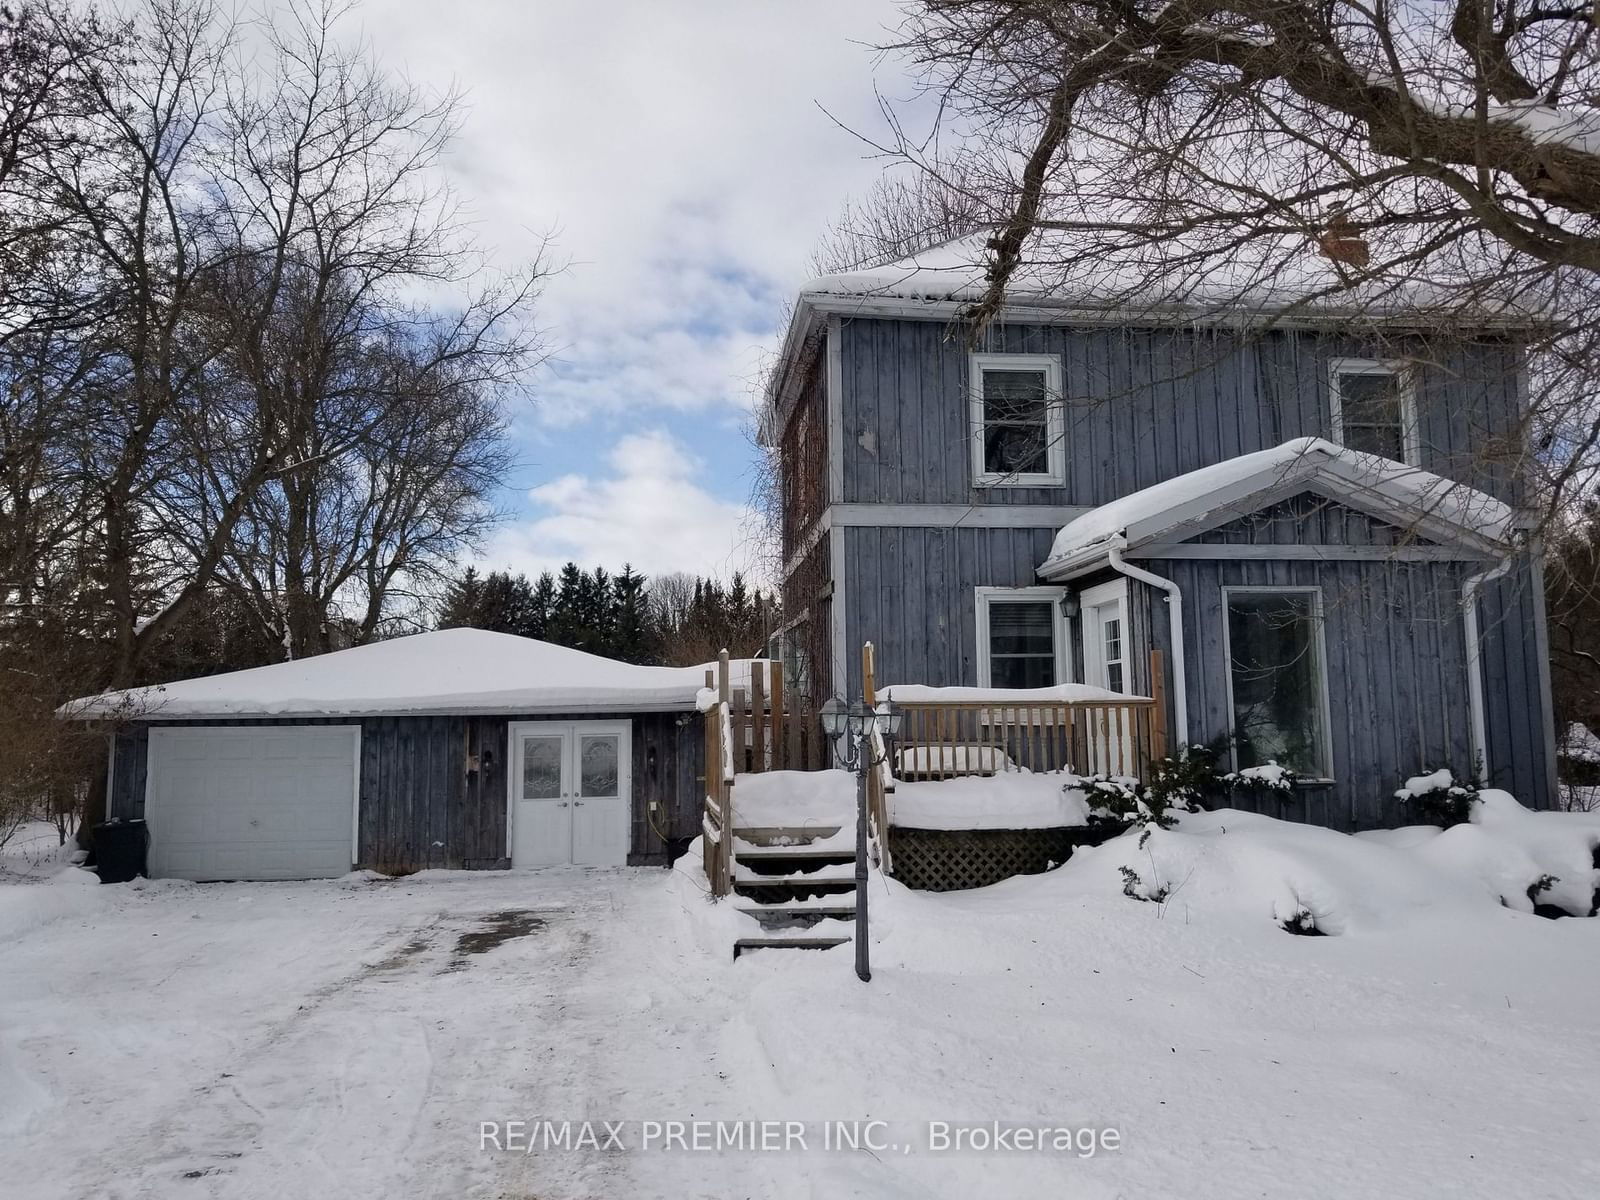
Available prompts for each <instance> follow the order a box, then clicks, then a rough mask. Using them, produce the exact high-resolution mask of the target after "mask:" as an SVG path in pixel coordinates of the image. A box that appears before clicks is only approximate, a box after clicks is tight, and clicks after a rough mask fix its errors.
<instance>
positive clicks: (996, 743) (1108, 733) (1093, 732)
mask: <svg viewBox="0 0 1600 1200" xmlns="http://www.w3.org/2000/svg"><path fill="white" fill-rule="evenodd" d="M1150 658H1151V662H1150V667H1151V670H1150V678H1151V680H1152V681H1153V682H1154V685H1155V686H1154V687H1153V689H1152V690H1153V691H1154V692H1155V695H1154V696H1151V697H1145V696H1129V697H1127V698H1126V699H1123V700H1070V701H1069V700H1060V701H1045V702H1024V703H1018V704H1009V703H1005V702H1003V701H998V700H990V701H954V702H952V701H900V702H898V704H899V708H900V711H901V713H902V714H903V716H902V719H901V723H900V735H899V737H897V738H896V739H895V744H894V773H895V777H896V778H897V779H902V780H907V781H911V780H941V779H953V778H956V777H959V776H962V775H996V774H1000V773H1002V772H1005V771H1024V770H1026V771H1035V772H1042V771H1074V772H1076V773H1078V774H1080V775H1091V774H1104V775H1133V776H1143V775H1144V774H1145V770H1146V768H1147V766H1148V765H1149V763H1150V761H1151V760H1152V759H1156V758H1162V757H1164V756H1165V755H1166V753H1167V730H1166V704H1165V701H1164V699H1163V697H1162V695H1161V679H1162V673H1161V652H1160V651H1159V650H1157V651H1153V652H1152V653H1151V656H1150Z"/></svg>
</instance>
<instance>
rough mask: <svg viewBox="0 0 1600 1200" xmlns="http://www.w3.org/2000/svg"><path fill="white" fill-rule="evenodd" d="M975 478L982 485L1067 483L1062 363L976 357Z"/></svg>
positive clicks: (1047, 357) (1035, 357)
mask: <svg viewBox="0 0 1600 1200" xmlns="http://www.w3.org/2000/svg"><path fill="white" fill-rule="evenodd" d="M971 404H972V409H971V423H972V479H973V482H974V483H975V484H977V485H978V486H980V487H1006V486H1018V487H1040V486H1044V487H1059V486H1060V485H1062V484H1064V483H1065V482H1066V480H1067V448H1066V443H1065V440H1064V438H1065V432H1066V431H1065V422H1064V419H1063V414H1062V409H1061V360H1060V359H1059V358H1057V357H1056V356H1055V355H1053V354H974V355H973V356H972V401H971Z"/></svg>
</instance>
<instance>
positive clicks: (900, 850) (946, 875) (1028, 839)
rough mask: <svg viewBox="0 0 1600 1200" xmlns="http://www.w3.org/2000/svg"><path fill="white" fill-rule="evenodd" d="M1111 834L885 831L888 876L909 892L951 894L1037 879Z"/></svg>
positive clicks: (1080, 831) (1078, 831) (1081, 831)
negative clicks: (1008, 881)
mask: <svg viewBox="0 0 1600 1200" xmlns="http://www.w3.org/2000/svg"><path fill="white" fill-rule="evenodd" d="M1116 832H1117V831H1116V830H1114V829H1085V828H1083V827H1082V826H1072V827H1069V828H1064V829H901V828H898V827H891V828H890V830H889V855H890V862H891V865H892V867H893V870H892V871H891V874H892V875H893V876H894V878H896V879H898V880H899V881H900V882H901V883H903V884H905V885H906V886H907V887H913V888H918V889H920V890H922V891H925V892H955V891H960V890H962V889H964V888H976V887H987V886H988V885H989V884H991V883H999V882H1000V881H1001V880H1002V879H1009V878H1011V876H1013V875H1037V874H1039V873H1040V872H1041V871H1046V870H1048V869H1049V868H1050V866H1051V865H1052V864H1056V865H1059V864H1061V863H1063V862H1065V861H1066V860H1067V859H1068V858H1069V857H1070V856H1071V854H1072V851H1073V848H1074V847H1076V846H1093V845H1097V844H1098V843H1100V842H1103V841H1105V840H1106V839H1107V838H1108V837H1113V836H1115V834H1116Z"/></svg>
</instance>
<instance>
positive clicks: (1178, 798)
mask: <svg viewBox="0 0 1600 1200" xmlns="http://www.w3.org/2000/svg"><path fill="white" fill-rule="evenodd" d="M1147 774H1148V776H1149V778H1148V779H1147V781H1146V783H1145V792H1146V794H1147V799H1146V803H1147V804H1150V806H1151V807H1152V808H1158V809H1159V810H1160V811H1162V812H1165V811H1167V810H1168V809H1178V810H1180V811H1185V812H1193V811H1195V810H1196V809H1198V808H1202V807H1213V806H1214V805H1215V804H1216V802H1217V800H1218V799H1219V798H1220V797H1221V796H1222V791H1223V789H1222V777H1221V776H1220V775H1218V774H1217V752H1216V751H1215V750H1213V749H1211V747H1209V746H1199V745H1195V746H1185V747H1184V748H1183V749H1182V750H1181V751H1179V753H1178V754H1177V755H1176V756H1168V757H1166V758H1157V759H1154V760H1152V762H1151V763H1150V768H1149V771H1148V772H1147Z"/></svg>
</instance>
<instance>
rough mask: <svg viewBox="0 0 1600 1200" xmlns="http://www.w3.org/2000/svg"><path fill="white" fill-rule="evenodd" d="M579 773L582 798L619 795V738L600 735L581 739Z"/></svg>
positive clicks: (579, 787)
mask: <svg viewBox="0 0 1600 1200" xmlns="http://www.w3.org/2000/svg"><path fill="white" fill-rule="evenodd" d="M578 757H579V759H580V760H581V761H580V764H579V768H580V769H579V772H578V794H579V795H580V796H615V795H616V794H617V736H616V734H614V733H608V734H598V735H594V736H590V737H584V738H580V739H579V747H578Z"/></svg>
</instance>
